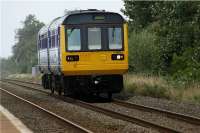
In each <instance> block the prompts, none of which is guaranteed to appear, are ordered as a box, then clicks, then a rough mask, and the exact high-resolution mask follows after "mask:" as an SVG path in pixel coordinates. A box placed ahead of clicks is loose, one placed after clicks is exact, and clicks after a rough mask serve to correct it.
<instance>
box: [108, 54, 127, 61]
mask: <svg viewBox="0 0 200 133" xmlns="http://www.w3.org/2000/svg"><path fill="white" fill-rule="evenodd" d="M111 58H112V60H124V54H112V56H111Z"/></svg>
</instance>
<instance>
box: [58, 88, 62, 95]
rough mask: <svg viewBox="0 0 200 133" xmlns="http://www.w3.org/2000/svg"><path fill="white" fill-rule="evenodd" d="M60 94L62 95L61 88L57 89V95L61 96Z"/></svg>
mask: <svg viewBox="0 0 200 133" xmlns="http://www.w3.org/2000/svg"><path fill="white" fill-rule="evenodd" d="M61 94H62V90H61V88H59V90H58V95H59V96H61Z"/></svg>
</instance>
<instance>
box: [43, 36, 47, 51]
mask: <svg viewBox="0 0 200 133" xmlns="http://www.w3.org/2000/svg"><path fill="white" fill-rule="evenodd" d="M45 48H47V38H43V39H42V49H45Z"/></svg>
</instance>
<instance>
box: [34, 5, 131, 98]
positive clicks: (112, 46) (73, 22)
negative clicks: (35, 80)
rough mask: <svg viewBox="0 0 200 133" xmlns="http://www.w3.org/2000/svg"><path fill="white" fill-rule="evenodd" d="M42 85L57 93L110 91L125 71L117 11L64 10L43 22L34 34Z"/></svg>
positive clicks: (124, 34)
mask: <svg viewBox="0 0 200 133" xmlns="http://www.w3.org/2000/svg"><path fill="white" fill-rule="evenodd" d="M37 49H38V50H37V54H38V67H39V71H40V73H41V74H42V78H41V82H42V86H43V88H44V89H50V90H51V93H54V91H56V92H57V93H58V94H59V95H62V94H64V95H66V96H67V95H70V94H77V95H83V94H97V95H99V94H100V93H106V95H108V98H112V94H113V93H119V92H120V91H121V90H122V89H123V74H124V73H126V72H127V71H128V25H127V22H126V21H125V19H124V18H123V17H122V16H121V15H120V14H118V13H115V12H109V11H105V10H97V9H88V10H74V11H68V12H67V13H66V14H65V15H64V16H61V17H57V18H55V19H54V20H52V21H51V22H50V23H49V24H47V25H45V26H43V27H42V28H41V29H40V30H39V32H38V37H37Z"/></svg>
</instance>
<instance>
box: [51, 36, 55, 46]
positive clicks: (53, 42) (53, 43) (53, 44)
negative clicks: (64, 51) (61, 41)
mask: <svg viewBox="0 0 200 133" xmlns="http://www.w3.org/2000/svg"><path fill="white" fill-rule="evenodd" d="M51 47H52V48H54V47H55V35H53V36H51Z"/></svg>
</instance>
